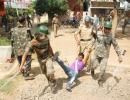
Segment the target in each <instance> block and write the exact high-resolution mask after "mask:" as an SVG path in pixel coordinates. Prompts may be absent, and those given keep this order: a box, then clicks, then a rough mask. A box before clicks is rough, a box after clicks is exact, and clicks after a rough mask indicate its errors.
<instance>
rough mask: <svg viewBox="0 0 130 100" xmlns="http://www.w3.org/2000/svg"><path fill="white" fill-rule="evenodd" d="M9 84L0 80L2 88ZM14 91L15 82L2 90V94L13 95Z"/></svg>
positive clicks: (4, 80)
mask: <svg viewBox="0 0 130 100" xmlns="http://www.w3.org/2000/svg"><path fill="white" fill-rule="evenodd" d="M6 82H7V79H3V80H0V87H1V86H2V85H4V84H5V83H6ZM13 90H14V84H13V82H9V83H8V84H7V85H6V86H5V87H3V88H1V90H0V91H1V92H4V93H6V94H10V93H12V91H13Z"/></svg>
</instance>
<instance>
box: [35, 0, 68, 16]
mask: <svg viewBox="0 0 130 100" xmlns="http://www.w3.org/2000/svg"><path fill="white" fill-rule="evenodd" d="M67 9H68V3H67V2H66V0H37V2H36V5H35V10H36V13H37V14H38V15H42V14H43V13H44V12H47V13H48V14H51V15H52V14H54V13H57V14H63V13H65V12H66V11H67Z"/></svg>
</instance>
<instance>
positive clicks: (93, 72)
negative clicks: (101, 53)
mask: <svg viewBox="0 0 130 100" xmlns="http://www.w3.org/2000/svg"><path fill="white" fill-rule="evenodd" d="M91 76H92V77H93V78H94V77H95V71H94V70H91Z"/></svg>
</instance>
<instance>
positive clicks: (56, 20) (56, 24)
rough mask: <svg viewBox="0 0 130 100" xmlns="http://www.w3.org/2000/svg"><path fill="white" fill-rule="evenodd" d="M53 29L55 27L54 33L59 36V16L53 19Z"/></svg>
mask: <svg viewBox="0 0 130 100" xmlns="http://www.w3.org/2000/svg"><path fill="white" fill-rule="evenodd" d="M52 24H53V29H54V35H55V36H57V32H58V28H59V19H58V18H57V17H54V18H53V20H52Z"/></svg>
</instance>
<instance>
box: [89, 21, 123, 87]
mask: <svg viewBox="0 0 130 100" xmlns="http://www.w3.org/2000/svg"><path fill="white" fill-rule="evenodd" d="M111 28H112V23H111V22H110V21H106V22H105V23H104V29H103V30H102V31H98V32H97V34H94V35H95V49H94V58H93V60H92V67H91V75H92V77H94V70H95V69H96V67H98V66H99V67H100V74H99V77H98V84H99V86H102V85H103V76H104V73H105V70H106V66H107V61H108V57H109V52H110V47H111V45H113V47H114V49H115V51H116V53H117V55H118V58H119V62H122V57H121V50H120V48H119V46H118V43H117V42H116V39H115V38H114V37H112V33H111Z"/></svg>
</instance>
